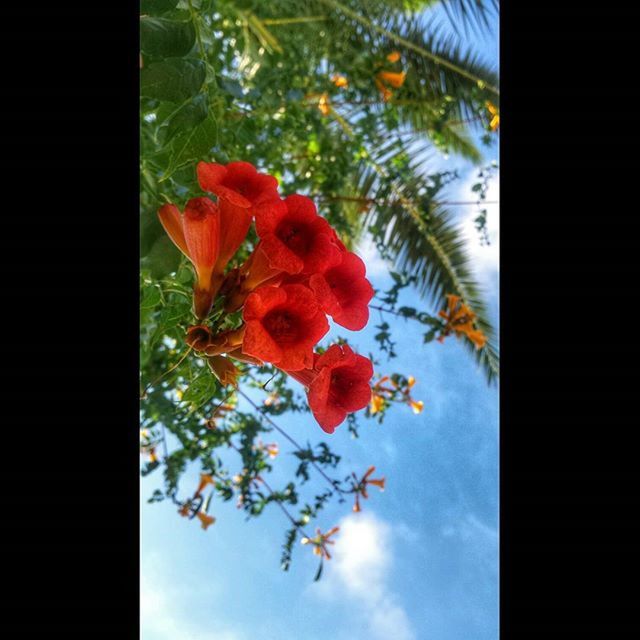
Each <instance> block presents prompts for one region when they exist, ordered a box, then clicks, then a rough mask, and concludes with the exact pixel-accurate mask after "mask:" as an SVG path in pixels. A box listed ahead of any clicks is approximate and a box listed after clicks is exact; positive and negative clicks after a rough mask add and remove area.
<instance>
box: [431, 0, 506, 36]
mask: <svg viewBox="0 0 640 640" xmlns="http://www.w3.org/2000/svg"><path fill="white" fill-rule="evenodd" d="M440 4H441V5H442V8H443V9H444V11H445V13H446V15H447V18H448V19H449V22H450V23H451V26H452V27H453V28H454V29H455V31H456V33H458V35H460V36H461V35H463V34H462V32H461V30H460V27H461V26H462V28H463V30H464V35H465V36H466V35H468V32H469V29H471V30H472V31H474V32H475V33H476V34H482V33H487V32H489V33H490V31H491V22H490V18H491V17H493V16H495V15H496V14H497V12H498V11H499V10H500V8H499V4H500V3H499V0H440Z"/></svg>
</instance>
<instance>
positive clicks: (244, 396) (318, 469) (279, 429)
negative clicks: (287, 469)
mask: <svg viewBox="0 0 640 640" xmlns="http://www.w3.org/2000/svg"><path fill="white" fill-rule="evenodd" d="M238 393H239V394H240V395H241V396H242V397H243V398H244V399H245V400H246V401H247V402H248V403H249V404H250V405H251V406H252V407H253V408H254V409H255V410H256V411H257V412H258V413H259V414H260V416H261V417H262V418H264V419H265V420H266V421H267V422H268V423H269V424H270V425H271V426H272V427H273V428H274V429H275V430H276V431H278V433H280V434H282V435H283V436H284V437H285V438H286V439H287V440H288V441H289V442H290V443H291V444H292V445H293V446H294V447H295V448H296V449H297V450H298V451H305V450H304V449H303V448H302V447H301V446H300V445H299V444H298V443H297V442H296V441H295V440H294V439H293V438H292V437H291V436H290V435H289V434H288V433H287V432H286V431H285V430H284V429H282V428H280V427H279V426H278V425H277V424H276V423H275V422H274V421H273V420H272V419H271V418H270V417H269V416H268V415H266V414H265V413H264V412H263V411H262V410H261V408H260V407H259V406H258V405H257V404H256V403H255V402H254V401H253V400H252V399H251V398H250V397H249V396H248V395H247V394H246V393H245V392H244V391H242V390H241V389H238ZM310 462H311V465H312V466H313V468H314V469H315V470H316V471H317V472H318V473H319V474H320V475H321V476H322V477H323V478H324V479H325V480H326V481H327V482H328V483H329V484H330V485H331V488H332V489H333V490H334V491H337V492H338V493H344V491H343V490H342V489H341V488H340V487H338V486H336V484H335V481H334V480H332V479H331V478H330V477H329V476H328V475H327V474H326V473H325V472H324V471H323V470H322V469H321V468H320V467H319V466H318V465H317V464H316V463H315V462H314V461H313V460H310Z"/></svg>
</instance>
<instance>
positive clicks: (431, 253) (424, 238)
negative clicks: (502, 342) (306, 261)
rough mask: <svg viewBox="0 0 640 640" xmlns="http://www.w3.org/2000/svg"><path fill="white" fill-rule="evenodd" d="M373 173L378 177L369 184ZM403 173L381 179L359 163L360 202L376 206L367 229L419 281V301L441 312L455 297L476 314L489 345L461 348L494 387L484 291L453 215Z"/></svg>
mask: <svg viewBox="0 0 640 640" xmlns="http://www.w3.org/2000/svg"><path fill="white" fill-rule="evenodd" d="M386 160H387V164H388V158H387V159H386ZM382 171H384V170H382ZM372 172H373V173H375V174H376V176H377V178H376V179H375V180H373V181H372V180H371V173H372ZM405 173H409V174H411V175H412V178H410V179H407V177H406V175H405V176H404V177H403V179H402V181H401V182H399V181H398V180H396V179H394V178H393V177H391V176H388V175H381V165H379V164H378V163H377V162H376V161H375V160H373V159H368V160H367V161H365V162H364V163H363V165H362V167H361V170H360V176H359V178H358V181H357V183H358V184H359V185H361V186H368V187H369V189H368V192H367V193H366V194H364V195H363V197H367V198H370V200H371V202H374V203H375V204H374V206H372V208H371V209H370V211H369V212H368V214H367V216H366V223H367V225H368V228H369V229H370V230H372V232H373V234H374V237H377V238H378V239H379V240H381V241H382V242H383V244H384V246H385V249H386V252H387V253H388V255H389V256H390V257H391V259H392V260H393V262H394V264H395V265H396V267H397V268H398V269H400V270H402V271H406V272H409V273H411V274H415V275H416V276H417V277H418V281H419V284H418V285H417V290H418V293H419V294H420V295H421V296H422V297H423V298H425V299H427V300H429V301H430V302H431V303H432V304H434V305H435V306H436V307H437V308H444V306H445V304H446V297H445V296H446V295H447V294H448V293H455V294H458V295H460V296H461V297H462V298H463V299H464V301H465V302H466V303H467V304H469V306H470V307H471V308H472V309H473V310H474V312H475V313H476V315H477V325H478V327H479V328H480V329H481V330H482V331H483V333H484V334H485V335H486V336H487V344H486V345H485V347H484V348H483V349H481V350H479V351H476V350H475V347H474V346H473V345H472V344H471V343H470V342H469V341H466V340H465V346H466V347H467V348H468V349H469V350H470V351H472V352H474V355H475V358H476V361H477V362H479V363H480V364H481V366H482V367H483V369H484V371H485V374H486V377H487V381H488V382H489V383H492V382H494V381H495V380H496V379H497V376H498V371H499V355H498V350H497V345H496V336H495V332H494V330H493V327H492V325H491V322H490V321H489V319H488V315H487V307H486V304H485V303H484V300H483V291H482V289H481V287H480V285H479V284H478V283H477V281H476V280H475V278H474V276H473V270H472V266H471V258H470V256H469V254H468V253H467V251H466V240H465V238H464V236H463V233H462V231H461V229H460V228H459V227H458V226H457V225H455V224H454V222H453V216H452V214H451V212H449V211H448V210H447V209H446V208H444V207H443V206H442V205H439V204H438V203H437V202H436V201H435V200H433V198H432V197H431V196H430V195H426V196H425V195H424V190H425V188H426V187H427V183H426V181H425V180H424V179H423V178H422V177H421V176H419V175H418V174H417V173H416V172H415V167H408V168H407V169H406V170H405ZM389 178H391V179H389Z"/></svg>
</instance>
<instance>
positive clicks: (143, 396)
mask: <svg viewBox="0 0 640 640" xmlns="http://www.w3.org/2000/svg"><path fill="white" fill-rule="evenodd" d="M190 352H191V347H189V348H188V349H187V350H186V351H185V353H184V355H183V356H182V358H180V360H178V362H176V363H175V364H174V365H173V366H172V367H171V368H169V369H167V370H166V371H165V372H164V373H163V374H162V375H161V376H159V377H158V378H156V379H155V380H154V381H153V382H150V383H149V384H148V385H147V386H146V387H145V389H144V391H143V392H142V393H141V394H140V400H144V398H145V397H146V395H147V391H149V389H150V388H151V387H153V386H155V385H156V384H158V382H160V380H162V378H164V377H165V376H166V375H169V374H170V373H171V372H172V371H173V370H174V369H176V368H177V367H179V366H180V365H181V364H182V363H183V362H184V360H185V358H186V357H187V356H188V355H189V353H190Z"/></svg>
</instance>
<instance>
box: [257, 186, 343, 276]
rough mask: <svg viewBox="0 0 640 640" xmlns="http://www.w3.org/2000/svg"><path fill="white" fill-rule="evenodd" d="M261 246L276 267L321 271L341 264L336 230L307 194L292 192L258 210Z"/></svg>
mask: <svg viewBox="0 0 640 640" xmlns="http://www.w3.org/2000/svg"><path fill="white" fill-rule="evenodd" d="M256 231H257V232H258V235H259V236H260V247H261V248H262V251H263V252H264V254H265V255H266V256H267V258H268V261H269V264H270V266H271V267H272V268H274V269H279V270H281V271H286V272H287V273H305V274H310V273H318V272H320V271H324V270H326V269H328V268H330V267H332V266H335V265H337V264H339V262H340V255H341V250H340V248H339V247H338V246H337V245H336V244H335V243H334V241H333V237H334V235H335V234H334V232H333V229H332V228H331V226H330V225H329V223H328V222H327V221H326V220H325V219H324V218H322V217H320V216H319V215H318V213H317V211H316V206H315V205H314V204H313V202H312V201H311V200H310V199H309V198H307V197H306V196H301V195H291V196H288V197H287V198H285V199H284V200H280V201H274V202H273V203H272V202H270V203H269V206H265V207H263V208H262V209H261V210H260V211H258V212H256Z"/></svg>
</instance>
